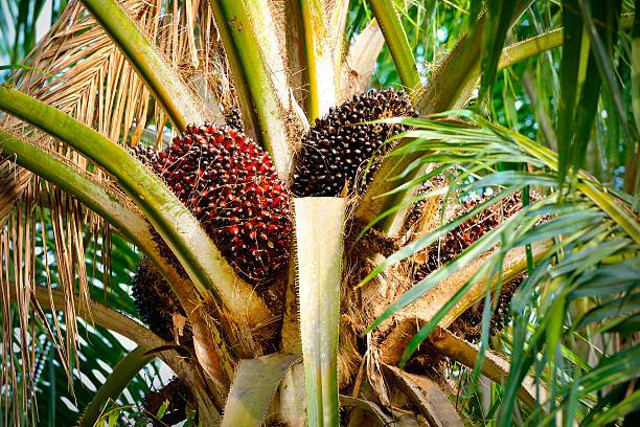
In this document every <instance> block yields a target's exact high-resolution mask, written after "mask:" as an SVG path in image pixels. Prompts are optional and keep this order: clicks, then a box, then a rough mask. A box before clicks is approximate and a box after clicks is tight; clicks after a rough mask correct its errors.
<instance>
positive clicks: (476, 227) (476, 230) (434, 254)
mask: <svg viewBox="0 0 640 427" xmlns="http://www.w3.org/2000/svg"><path fill="white" fill-rule="evenodd" d="M486 200H488V197H475V198H471V199H468V200H465V201H463V202H462V204H461V206H460V209H459V212H457V213H456V217H459V216H461V215H464V213H465V212H468V211H470V210H471V209H473V208H474V207H476V206H477V205H479V204H480V203H482V202H484V201H486ZM521 207H522V202H521V200H520V195H519V194H518V193H515V194H513V195H512V196H509V197H507V198H505V199H504V200H502V201H501V202H498V203H494V204H493V205H491V206H490V207H489V208H487V209H485V210H484V211H482V212H481V213H479V214H478V215H475V216H473V217H471V218H469V219H468V220H466V221H464V222H463V223H462V224H460V225H458V226H457V227H456V228H454V229H453V230H451V231H450V232H449V233H447V234H445V235H444V236H442V237H441V238H440V240H439V241H438V242H436V243H434V244H433V245H431V246H430V247H429V248H427V249H426V252H427V253H426V255H427V256H426V261H425V262H424V263H422V264H421V265H420V266H419V267H418V269H417V271H416V274H415V276H414V279H415V280H416V281H419V280H422V279H424V278H425V277H427V276H428V275H429V274H430V273H431V272H433V271H435V270H437V269H438V268H440V267H441V266H442V265H444V264H446V263H447V262H449V261H451V260H453V259H454V258H456V257H457V256H458V255H460V254H461V253H462V251H464V250H465V249H466V248H468V247H469V246H471V245H472V244H473V243H474V242H475V241H476V240H478V239H479V238H481V237H482V236H484V235H485V234H487V233H488V232H489V231H491V230H493V229H494V228H495V227H497V226H498V225H500V224H501V223H502V222H503V221H504V220H505V219H507V218H509V217H510V216H511V215H513V214H514V213H516V212H517V211H518V210H520V209H521Z"/></svg>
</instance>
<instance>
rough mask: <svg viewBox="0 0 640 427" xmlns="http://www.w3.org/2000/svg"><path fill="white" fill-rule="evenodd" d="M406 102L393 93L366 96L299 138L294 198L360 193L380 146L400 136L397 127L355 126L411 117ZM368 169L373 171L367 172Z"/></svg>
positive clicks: (413, 114) (386, 148)
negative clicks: (299, 146) (347, 192)
mask: <svg viewBox="0 0 640 427" xmlns="http://www.w3.org/2000/svg"><path fill="white" fill-rule="evenodd" d="M416 116H417V112H416V111H415V110H414V109H413V108H412V106H411V101H410V100H409V97H408V96H407V95H406V94H405V93H404V92H396V91H394V90H392V89H384V90H371V91H369V92H368V93H365V94H362V95H356V96H354V97H353V98H352V99H351V100H350V101H347V102H345V103H344V104H342V105H340V106H339V107H337V108H331V109H330V110H329V113H328V114H327V115H326V116H324V117H323V118H319V119H317V120H316V123H315V125H314V126H313V127H311V129H309V131H308V132H307V133H306V134H305V135H304V136H303V138H302V149H301V150H300V152H299V153H298V160H297V164H296V168H295V171H294V175H293V186H292V192H293V194H294V195H296V196H297V197H311V196H316V197H321V196H339V195H341V194H342V192H343V190H344V189H345V186H348V187H349V188H348V190H349V193H353V190H354V189H355V190H356V191H357V192H358V193H360V194H361V193H362V192H364V190H365V189H366V186H367V185H368V184H369V183H370V182H371V178H372V175H373V172H374V171H375V162H373V163H372V162H371V160H372V158H374V157H375V156H376V155H384V154H386V153H388V152H389V151H390V150H391V148H392V145H391V144H385V141H386V140H387V139H388V138H390V137H392V136H394V135H397V134H399V133H401V132H403V131H405V127H404V126H402V125H398V124H387V123H376V124H358V123H362V122H370V121H375V120H378V119H385V118H390V117H416ZM370 164H371V166H372V167H369V166H370Z"/></svg>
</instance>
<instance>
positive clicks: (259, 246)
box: [137, 124, 292, 284]
mask: <svg viewBox="0 0 640 427" xmlns="http://www.w3.org/2000/svg"><path fill="white" fill-rule="evenodd" d="M137 152H138V157H139V158H140V159H141V160H142V161H143V162H144V163H146V164H148V165H150V166H151V167H152V168H153V169H154V170H155V172H156V173H157V174H158V175H159V176H160V177H162V179H163V180H164V182H165V183H166V184H167V186H168V187H169V188H171V190H173V192H174V193H175V194H176V195H177V196H178V198H179V199H180V200H181V201H182V202H183V203H184V204H185V205H186V206H187V207H188V208H189V209H190V210H191V212H193V214H194V215H195V216H196V217H197V218H198V220H199V221H200V223H201V224H202V226H203V228H204V229H205V230H206V232H207V233H208V234H209V236H210V237H211V238H212V239H213V241H214V242H215V244H216V246H217V247H218V248H219V249H220V251H221V252H222V254H223V255H224V256H225V258H226V259H227V260H228V261H229V263H231V264H232V265H233V266H234V267H235V269H236V270H237V272H238V273H239V274H240V275H241V276H242V277H243V278H244V279H246V280H248V281H250V282H251V283H253V284H264V283H265V281H266V280H268V279H269V278H272V277H273V272H274V271H275V270H277V269H278V268H279V267H281V266H282V265H284V264H285V263H286V261H287V258H288V253H289V246H290V233H291V227H292V225H291V217H290V194H289V191H288V190H287V188H286V186H285V184H284V183H283V182H282V181H281V180H280V179H279V178H278V176H277V174H276V171H275V168H274V167H273V163H272V161H271V158H270V157H269V154H268V153H267V152H266V151H264V150H263V149H262V148H261V147H259V146H258V145H257V144H255V143H254V142H253V140H251V138H249V137H247V136H246V135H244V134H243V133H242V132H241V131H239V130H237V129H234V128H230V127H226V126H224V127H218V126H215V125H212V124H205V125H203V126H195V125H190V126H188V128H187V130H186V131H185V132H183V133H182V134H180V135H179V136H178V137H176V138H174V140H173V143H172V144H171V145H170V146H169V147H168V148H166V149H165V150H163V151H161V152H159V153H155V152H154V151H153V150H149V149H146V150H145V149H138V150H137Z"/></svg>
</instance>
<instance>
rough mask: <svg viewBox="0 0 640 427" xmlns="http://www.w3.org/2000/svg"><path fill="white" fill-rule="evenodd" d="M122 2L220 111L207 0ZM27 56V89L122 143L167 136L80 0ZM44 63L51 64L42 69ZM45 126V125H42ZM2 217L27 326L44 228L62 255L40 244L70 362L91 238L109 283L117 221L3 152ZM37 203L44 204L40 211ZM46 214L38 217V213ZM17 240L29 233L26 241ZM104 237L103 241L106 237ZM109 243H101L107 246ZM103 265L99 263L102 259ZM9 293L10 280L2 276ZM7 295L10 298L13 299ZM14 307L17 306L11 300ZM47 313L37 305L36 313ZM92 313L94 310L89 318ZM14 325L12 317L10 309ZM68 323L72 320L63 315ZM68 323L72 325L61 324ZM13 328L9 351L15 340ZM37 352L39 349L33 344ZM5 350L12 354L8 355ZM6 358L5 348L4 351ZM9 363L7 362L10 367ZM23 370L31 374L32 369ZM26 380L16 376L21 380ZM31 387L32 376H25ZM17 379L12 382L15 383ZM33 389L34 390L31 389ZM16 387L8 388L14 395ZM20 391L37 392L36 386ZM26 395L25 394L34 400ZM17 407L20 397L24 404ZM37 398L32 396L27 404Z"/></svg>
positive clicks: (219, 67) (11, 125) (8, 124)
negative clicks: (57, 296)
mask: <svg viewBox="0 0 640 427" xmlns="http://www.w3.org/2000/svg"><path fill="white" fill-rule="evenodd" d="M122 6H123V8H124V9H125V10H126V11H127V12H128V13H129V14H130V16H131V17H132V18H133V19H134V20H135V22H136V23H137V24H138V25H139V27H140V28H141V30H142V31H143V32H144V33H145V34H146V35H147V36H148V37H149V39H150V40H152V41H155V42H156V44H157V46H158V48H159V50H160V51H161V53H162V54H164V55H165V57H166V58H167V59H168V60H169V61H170V62H171V64H173V65H174V66H175V67H176V69H178V70H179V72H180V73H181V75H182V76H183V78H184V79H185V80H186V81H187V82H188V83H189V84H191V85H192V86H193V87H194V88H195V89H196V90H197V91H198V92H199V94H200V95H201V96H202V97H203V99H204V100H205V102H206V103H207V105H208V107H209V109H210V111H213V112H214V113H212V114H213V117H210V119H211V120H214V119H220V120H221V115H220V114H219V111H220V108H219V103H220V100H228V99H230V98H231V96H232V95H230V91H231V89H230V85H229V82H228V79H227V77H226V72H225V70H226V65H225V59H224V56H223V55H222V51H221V49H220V48H219V42H218V38H217V35H216V32H215V28H214V26H213V19H212V17H211V12H210V10H209V4H208V2H207V1H206V0H187V1H184V2H168V1H165V0H153V1H151V2H149V1H145V0H126V1H123V2H122ZM25 63H26V64H27V65H29V66H31V67H33V69H23V70H19V71H17V72H16V73H15V74H14V76H13V80H14V81H15V82H16V86H17V88H18V89H20V90H21V91H23V92H25V93H28V94H30V95H32V96H34V97H36V98H38V99H40V100H41V101H44V102H46V103H47V104H49V105H51V106H53V107H55V108H57V109H59V110H61V111H63V112H65V113H67V114H69V115H70V116H72V117H74V118H76V119H77V120H79V121H81V122H83V123H85V124H87V125H88V126H90V127H92V128H94V129H95V130H97V131H99V132H100V133H102V134H103V135H105V136H106V137H108V138H110V139H111V140H113V141H114V142H117V143H120V144H126V145H131V146H134V145H137V144H138V143H139V142H140V141H141V140H142V139H143V138H144V137H145V136H149V135H151V137H152V139H153V140H154V141H155V143H156V144H162V139H163V133H164V130H163V129H164V127H165V125H166V121H167V118H166V116H165V114H164V113H163V112H162V111H161V110H160V108H159V106H158V104H156V103H155V102H153V99H152V98H151V95H150V93H149V91H148V89H147V88H146V87H145V86H144V84H143V82H142V81H141V80H140V78H139V77H138V75H137V74H136V72H135V70H134V69H133V68H132V67H131V66H130V65H129V63H128V62H127V60H126V59H125V57H124V56H123V54H122V53H121V52H120V51H119V49H118V48H117V46H116V45H115V44H114V43H113V42H112V40H111V39H110V38H109V37H108V36H107V35H106V33H105V32H104V30H103V29H102V28H101V27H100V26H99V25H97V23H96V22H95V20H94V19H93V17H92V16H91V15H90V14H89V13H88V12H87V11H86V10H85V9H84V6H83V5H82V3H81V2H80V1H71V2H70V4H69V5H68V7H67V8H66V10H65V11H64V12H63V13H62V14H61V16H60V18H59V19H58V21H57V22H56V24H55V25H54V26H53V27H52V28H51V29H50V31H49V32H48V33H47V34H46V35H45V36H44V37H43V39H42V40H41V41H40V42H39V43H38V45H37V46H36V48H35V49H34V50H33V52H31V53H30V55H29V56H28V58H26V59H25ZM36 70H44V71H45V72H46V73H42V72H39V71H36ZM0 126H2V127H3V128H4V129H6V130H9V131H12V132H15V133H16V134H19V135H23V134H26V132H31V129H27V128H25V126H24V124H23V123H21V122H20V121H19V120H18V119H15V118H13V117H5V118H3V119H2V121H1V123H0ZM38 135H39V134H38ZM38 143H39V144H40V145H41V146H42V147H45V148H48V149H49V150H51V152H52V155H53V154H54V153H56V155H57V156H61V157H63V158H64V159H65V160H66V161H68V162H70V163H73V164H75V165H76V166H77V168H78V169H79V170H86V169H87V167H88V166H89V162H88V161H87V160H86V158H84V157H83V156H80V155H78V154H77V153H75V152H74V151H73V150H71V149H69V148H68V147H67V146H65V145H63V144H59V142H58V141H56V140H54V139H51V138H49V137H45V136H38ZM94 178H95V179H96V180H98V181H102V183H103V184H104V185H106V186H110V185H111V184H110V182H109V179H108V178H107V177H106V176H105V175H104V174H102V173H101V172H100V171H98V173H97V174H96V175H95V176H94ZM0 183H1V185H0V188H1V189H2V190H1V191H0V206H1V208H0V225H2V226H3V228H2V229H1V230H2V234H1V238H0V247H3V248H6V253H4V254H3V257H2V263H1V264H2V267H3V269H2V271H3V274H4V273H5V272H6V274H7V277H6V278H7V279H8V274H9V273H8V272H9V267H10V266H11V268H14V267H15V268H16V269H17V270H16V272H19V273H20V274H15V273H12V275H15V282H14V283H15V292H16V295H19V296H20V298H18V300H17V301H18V303H19V304H18V306H19V307H21V308H20V310H19V313H20V316H19V319H20V321H21V324H20V325H21V328H20V329H21V330H23V331H25V332H24V333H25V334H26V333H27V331H30V330H31V329H30V328H29V327H27V326H28V325H27V323H28V322H29V321H30V320H31V317H30V315H29V313H30V309H29V303H30V295H31V289H32V286H34V283H35V281H34V274H35V257H36V250H40V249H39V248H36V247H35V240H36V239H35V236H36V233H37V235H38V236H40V238H41V240H42V242H43V244H44V245H45V247H46V243H47V242H49V243H52V245H51V246H52V247H53V248H54V250H53V254H51V253H49V252H47V251H46V250H45V251H41V252H38V253H39V254H40V255H38V256H40V257H41V259H42V258H44V270H45V273H46V281H47V283H46V284H47V285H49V286H51V284H52V283H57V285H56V286H59V288H60V290H61V291H62V292H63V294H64V295H65V298H64V307H55V306H54V305H53V300H52V302H51V305H52V306H51V307H50V308H52V309H54V310H56V309H58V310H63V311H64V312H65V316H64V322H62V321H61V319H58V317H56V316H54V317H53V320H54V324H53V325H52V326H51V331H54V332H52V338H53V341H54V343H55V344H56V346H57V347H58V351H59V352H60V354H61V359H62V360H63V364H66V363H64V362H66V360H67V358H68V356H69V355H72V354H74V355H76V357H77V354H78V353H77V352H76V351H74V350H75V348H76V344H77V343H76V341H75V340H76V339H77V337H76V328H75V322H76V307H75V304H74V298H73V297H74V296H77V295H79V297H80V301H81V302H85V303H86V302H87V300H88V298H89V296H88V286H89V282H88V280H87V274H89V273H91V272H87V271H86V264H85V256H86V255H87V253H88V252H87V251H88V248H87V247H86V245H87V242H93V253H94V254H95V253H97V252H100V253H101V254H102V255H101V256H102V259H101V263H102V265H103V266H104V271H103V274H104V280H103V281H104V283H105V284H108V283H109V277H110V276H111V274H110V271H109V270H110V229H109V227H108V225H107V224H106V223H105V222H104V221H103V220H102V219H101V218H99V217H98V216H96V215H95V214H93V213H91V212H89V211H87V210H86V209H84V208H83V207H82V206H81V205H80V204H79V203H78V202H77V201H75V200H74V199H73V198H72V197H70V196H68V195H67V194H65V193H64V192H62V191H60V190H59V189H58V188H56V187H55V186H53V185H50V184H47V183H43V182H41V181H40V180H38V179H35V178H34V177H33V175H31V173H29V172H27V171H26V170H24V169H22V168H19V167H17V166H15V165H14V164H13V163H12V161H11V159H10V158H0ZM37 207H42V208H44V209H39V210H37V209H36V208H37ZM36 212H37V215H39V217H37V218H36V217H35V216H34V215H36ZM18 242H21V243H20V244H19V245H18V244H17V243H18ZM98 242H100V243H99V244H98ZM99 245H101V248H99V247H98V246H99ZM50 264H51V265H53V264H55V265H56V267H57V273H58V277H57V280H55V281H54V280H53V278H52V277H51V274H53V272H52V271H49V268H48V266H49V265H50ZM94 265H95V264H94ZM2 285H3V286H2V292H3V293H4V294H6V293H7V292H8V291H7V288H6V286H5V284H2ZM8 301H9V299H7V298H3V303H4V302H6V304H10V303H9V302H8ZM7 307H8V306H7ZM37 312H38V310H37V307H36V313H37ZM89 320H90V319H89ZM4 321H6V322H7V324H6V325H5V324H3V327H4V328H5V329H6V331H9V329H8V328H10V327H11V325H10V323H9V322H10V321H11V318H10V317H7V316H3V322H4ZM62 323H64V325H63V324H62ZM63 327H64V328H66V332H65V334H62V333H61V332H60V331H61V330H62V328H63ZM10 336H11V335H6V334H5V335H4V336H3V338H6V339H3V344H5V345H3V347H2V348H3V351H4V352H5V353H6V352H11V349H12V346H11V345H8V342H9V341H7V339H8V337H10ZM29 342H33V340H31V341H29V340H28V339H27V338H25V337H23V338H22V339H21V340H20V343H21V344H20V345H19V347H21V351H22V354H23V355H28V354H30V352H29V348H28V343H29ZM31 351H33V349H31ZM8 355H9V353H6V354H5V356H8ZM5 360H6V357H5ZM32 365H33V363H32V361H31V360H30V359H29V358H28V357H27V358H26V359H25V361H24V362H23V363H22V365H21V366H22V367H21V369H24V370H25V372H27V373H28V372H29V371H30V369H31V367H32ZM5 368H6V369H5ZM11 369H12V365H11V364H5V363H3V370H4V372H3V375H2V378H3V382H2V384H6V385H9V383H10V382H11V381H14V380H12V378H13V379H15V377H16V376H15V374H12V373H11V372H12V371H11ZM23 378H30V377H29V375H26V376H23ZM12 384H13V385H14V386H16V387H17V383H15V381H14V383H12ZM21 385H22V386H24V387H28V385H29V384H28V382H27V381H24V382H23V383H22V384H21ZM14 389H15V387H8V388H3V390H14ZM25 390H26V389H25ZM9 395H11V393H8V394H5V393H3V397H5V398H7V397H8V396H9ZM20 395H22V396H25V399H26V398H27V396H29V395H28V394H27V393H21V394H20ZM25 403H26V402H25ZM15 407H17V405H15ZM27 407H28V405H26V404H25V405H23V406H22V407H21V408H23V409H25V410H26V408H27Z"/></svg>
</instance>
